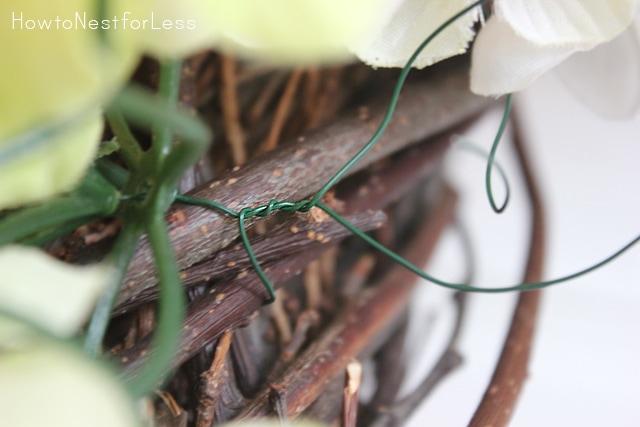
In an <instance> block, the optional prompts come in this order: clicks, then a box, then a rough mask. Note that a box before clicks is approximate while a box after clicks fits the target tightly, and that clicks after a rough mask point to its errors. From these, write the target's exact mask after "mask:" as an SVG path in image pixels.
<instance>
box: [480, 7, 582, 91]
mask: <svg viewBox="0 0 640 427" xmlns="http://www.w3.org/2000/svg"><path fill="white" fill-rule="evenodd" d="M574 51H575V50H574V49H573V48H571V47H541V46H538V45H535V44H533V43H530V42H529V41H527V40H525V39H523V38H521V37H519V36H518V35H517V34H516V33H515V32H514V30H513V29H512V27H511V26H510V25H509V24H508V23H506V22H504V21H501V20H499V19H496V17H492V18H491V19H489V20H488V21H487V24H486V25H485V26H484V28H483V29H482V30H481V31H480V33H479V34H478V37H477V38H476V41H475V44H474V45H473V50H472V52H471V90H472V91H473V92H474V93H477V94H479V95H485V96H488V95H493V96H499V95H503V94H506V93H511V92H516V91H519V90H522V89H524V88H525V87H527V86H528V85H530V84H531V83H532V82H533V81H535V80H536V79H537V78H538V77H540V76H541V75H542V74H544V73H545V72H547V71H548V70H550V69H551V68H553V67H554V66H556V65H558V64H559V63H560V62H562V61H563V60H565V59H566V58H567V57H569V56H570V55H571V54H572V53H574Z"/></svg>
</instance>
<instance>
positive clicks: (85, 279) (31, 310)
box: [0, 246, 138, 427]
mask: <svg viewBox="0 0 640 427" xmlns="http://www.w3.org/2000/svg"><path fill="white" fill-rule="evenodd" d="M0 271H2V275H0V425H2V426H12V427H20V426H25V427H30V426H44V425H47V426H60V427H62V426H64V427H75V426H77V427H85V426H94V427H96V426H99V427H113V426H118V427H129V426H131V427H133V426H136V425H138V421H137V415H136V412H135V408H134V407H133V401H132V399H131V397H130V396H129V394H128V393H127V391H126V390H125V388H124V386H123V384H121V383H120V382H119V381H118V380H117V377H116V375H115V373H114V372H112V371H111V370H110V369H108V368H107V367H106V366H105V365H104V364H103V363H101V362H98V361H96V360H93V359H90V358H88V357H87V356H86V355H85V354H84V353H82V352H81V351H80V350H79V349H78V348H76V347H75V346H73V345H71V344H70V343H68V342H62V341H58V340H57V339H56V338H55V337H56V336H57V337H70V336H73V335H75V334H77V333H78V330H79V328H80V327H81V326H82V324H83V323H84V321H85V319H86V317H87V315H88V314H89V313H90V312H91V310H92V308H93V305H94V303H95V300H96V298H97V296H98V295H99V293H100V291H101V290H102V289H103V288H104V285H105V283H106V280H107V271H106V269H105V267H104V266H91V267H77V266H71V265H68V264H65V263H63V262H61V261H57V260H55V259H53V258H51V257H50V256H48V255H46V254H45V253H43V252H42V251H40V250H38V249H35V248H28V247H20V246H7V247H4V248H2V249H1V250H0ZM8 314H10V316H9V315H8ZM21 319H24V320H26V321H27V323H25V322H24V321H23V320H21ZM33 326H36V327H37V328H38V329H37V330H36V329H34V328H33Z"/></svg>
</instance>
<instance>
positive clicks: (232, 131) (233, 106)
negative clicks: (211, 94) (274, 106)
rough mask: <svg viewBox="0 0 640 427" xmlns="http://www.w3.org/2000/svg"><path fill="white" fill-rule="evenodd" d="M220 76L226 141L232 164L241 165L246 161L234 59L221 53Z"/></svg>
mask: <svg viewBox="0 0 640 427" xmlns="http://www.w3.org/2000/svg"><path fill="white" fill-rule="evenodd" d="M221 63H222V64H221V65H222V78H221V80H220V84H221V85H222V87H221V88H220V94H221V96H220V102H221V107H222V113H223V115H224V124H225V132H226V134H227V142H228V143H229V146H230V147H231V155H232V157H233V164H234V165H241V164H243V163H244V162H246V161H247V149H246V147H245V144H244V141H245V137H244V132H243V131H242V126H241V125H240V109H239V106H238V93H237V86H236V61H235V59H233V58H232V57H230V56H227V55H221Z"/></svg>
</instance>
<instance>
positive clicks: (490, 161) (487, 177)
mask: <svg viewBox="0 0 640 427" xmlns="http://www.w3.org/2000/svg"><path fill="white" fill-rule="evenodd" d="M512 100H513V94H511V93H510V94H509V95H507V100H506V102H505V106H504V113H503V114H502V120H501V121H500V127H499V128H498V132H497V133H496V137H495V139H494V140H493V145H492V146H491V151H490V152H489V158H488V160H487V171H486V173H485V181H484V182H485V186H486V189H487V196H488V197H489V204H491V209H493V211H494V212H495V213H502V212H504V210H505V209H506V208H507V205H508V204H509V194H510V193H509V191H508V189H509V186H508V185H507V194H506V196H505V198H504V202H503V203H502V206H498V205H497V204H496V201H495V198H494V197H493V187H492V186H491V175H492V171H493V165H494V163H495V158H496V152H497V151H498V145H499V144H500V141H501V140H502V135H503V134H504V130H505V129H506V128H507V123H508V122H509V114H510V113H511V102H512ZM501 175H502V177H503V179H504V181H505V183H506V182H507V180H506V178H505V175H504V174H503V173H502V172H501Z"/></svg>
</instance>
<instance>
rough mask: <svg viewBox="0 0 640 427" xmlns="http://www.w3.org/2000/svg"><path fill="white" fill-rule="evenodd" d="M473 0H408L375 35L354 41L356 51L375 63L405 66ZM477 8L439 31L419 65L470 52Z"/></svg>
mask: <svg viewBox="0 0 640 427" xmlns="http://www.w3.org/2000/svg"><path fill="white" fill-rule="evenodd" d="M472 2H473V1H472V0H456V1H452V0H429V1H425V0H404V1H403V2H402V4H401V5H400V7H399V8H398V9H397V10H396V11H395V13H394V14H393V15H392V17H391V19H390V21H389V22H388V23H387V24H386V25H384V27H382V28H381V29H380V31H379V32H378V34H377V36H376V37H375V38H372V39H370V40H363V41H362V42H360V43H357V44H355V45H351V48H352V50H353V51H354V53H355V54H356V55H357V56H358V57H359V58H360V59H361V60H362V61H364V62H365V63H367V64H369V65H372V66H374V67H404V66H405V65H406V63H407V61H408V60H409V58H410V57H411V55H412V54H413V52H414V51H415V50H416V49H417V48H418V46H420V44H421V43H422V42H423V41H424V40H425V39H426V38H427V37H428V36H429V35H431V34H432V33H433V32H434V31H435V30H436V29H437V28H438V27H439V26H440V25H442V24H443V23H444V22H445V21H446V20H447V19H449V18H451V17H452V16H453V15H455V14H456V13H457V12H460V11H461V10H462V9H464V8H465V7H467V6H469V5H470V4H471V3H472ZM479 14H480V8H475V9H474V10H473V11H471V12H469V13H467V14H466V15H465V16H463V17H461V18H460V19H458V20H457V21H456V22H455V23H453V24H452V25H450V26H449V27H448V28H447V29H446V30H445V31H444V32H443V33H442V34H440V35H438V36H437V37H436V38H435V39H434V40H433V41H432V42H431V44H429V45H428V46H427V47H426V48H425V50H424V51H423V52H422V53H421V55H420V56H419V57H418V59H417V61H416V63H415V65H414V66H415V67H417V68H423V67H426V66H428V65H431V64H433V63H435V62H438V61H441V60H443V59H446V58H449V57H451V56H455V55H460V54H462V53H464V52H466V50H467V47H468V45H469V42H470V41H471V39H472V38H473V36H474V34H475V32H474V31H473V24H474V22H475V21H477V20H478V17H479Z"/></svg>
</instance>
